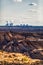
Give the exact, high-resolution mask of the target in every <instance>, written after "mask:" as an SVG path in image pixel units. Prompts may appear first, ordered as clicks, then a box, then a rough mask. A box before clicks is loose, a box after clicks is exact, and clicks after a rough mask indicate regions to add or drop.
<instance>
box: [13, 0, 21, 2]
mask: <svg viewBox="0 0 43 65" xmlns="http://www.w3.org/2000/svg"><path fill="white" fill-rule="evenodd" d="M13 1H14V2H22V0H13Z"/></svg>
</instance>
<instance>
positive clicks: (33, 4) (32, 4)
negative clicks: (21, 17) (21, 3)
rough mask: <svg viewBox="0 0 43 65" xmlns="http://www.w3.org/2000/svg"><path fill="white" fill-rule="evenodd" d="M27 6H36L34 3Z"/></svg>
mask: <svg viewBox="0 0 43 65" xmlns="http://www.w3.org/2000/svg"><path fill="white" fill-rule="evenodd" d="M29 5H30V6H37V4H36V3H30V4H29Z"/></svg>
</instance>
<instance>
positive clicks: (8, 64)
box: [0, 31, 43, 65]
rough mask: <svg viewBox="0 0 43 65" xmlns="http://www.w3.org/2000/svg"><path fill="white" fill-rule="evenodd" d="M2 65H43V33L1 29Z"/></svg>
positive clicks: (0, 53) (0, 59) (0, 50)
mask: <svg viewBox="0 0 43 65" xmlns="http://www.w3.org/2000/svg"><path fill="white" fill-rule="evenodd" d="M0 65H43V33H22V32H21V33H14V32H4V31H3V32H2V31H1V32H0Z"/></svg>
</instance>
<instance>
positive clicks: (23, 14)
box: [0, 0, 43, 26]
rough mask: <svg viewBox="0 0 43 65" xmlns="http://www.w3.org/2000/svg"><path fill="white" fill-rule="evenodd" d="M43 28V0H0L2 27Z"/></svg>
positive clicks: (0, 23)
mask: <svg viewBox="0 0 43 65" xmlns="http://www.w3.org/2000/svg"><path fill="white" fill-rule="evenodd" d="M6 21H9V23H10V22H12V23H13V24H14V25H19V24H28V25H34V26H43V0H0V25H5V24H6Z"/></svg>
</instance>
